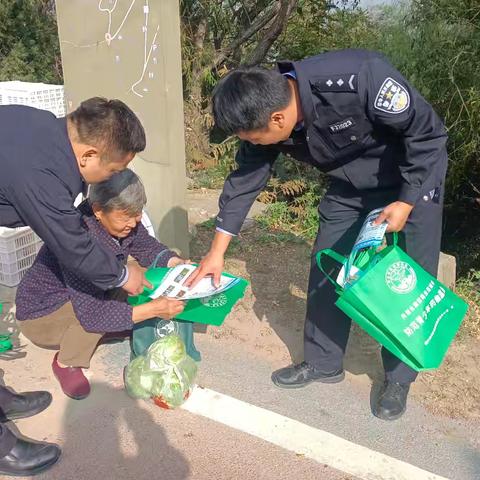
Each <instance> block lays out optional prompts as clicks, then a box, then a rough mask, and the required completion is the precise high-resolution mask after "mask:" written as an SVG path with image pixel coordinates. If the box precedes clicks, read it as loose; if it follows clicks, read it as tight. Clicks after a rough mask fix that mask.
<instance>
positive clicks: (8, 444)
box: [0, 386, 17, 458]
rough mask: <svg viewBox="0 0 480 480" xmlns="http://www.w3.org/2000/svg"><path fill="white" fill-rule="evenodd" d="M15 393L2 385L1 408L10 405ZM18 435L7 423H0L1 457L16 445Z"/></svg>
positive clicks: (0, 391) (0, 392)
mask: <svg viewBox="0 0 480 480" xmlns="http://www.w3.org/2000/svg"><path fill="white" fill-rule="evenodd" d="M12 398H13V394H12V393H11V392H10V390H7V389H6V388H5V387H2V386H0V410H3V408H5V407H8V404H9V403H10V402H11V400H12ZM16 441H17V437H16V436H15V435H14V434H13V433H12V432H11V431H10V430H9V429H8V428H7V426H6V425H4V424H2V423H0V458H2V457H4V456H5V455H6V454H7V453H8V452H9V451H10V450H11V449H12V448H13V446H14V445H15V442H16Z"/></svg>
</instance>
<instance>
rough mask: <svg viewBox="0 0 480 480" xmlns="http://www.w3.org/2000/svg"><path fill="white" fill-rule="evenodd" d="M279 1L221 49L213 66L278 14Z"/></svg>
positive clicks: (216, 65)
mask: <svg viewBox="0 0 480 480" xmlns="http://www.w3.org/2000/svg"><path fill="white" fill-rule="evenodd" d="M295 2H296V0H295ZM279 8H280V3H279V2H276V3H275V4H273V5H271V6H270V7H269V8H268V9H266V10H265V12H264V13H263V15H261V16H259V17H257V18H256V19H255V21H254V22H253V23H252V24H251V25H250V27H249V28H247V29H246V30H245V31H244V32H242V33H240V34H239V36H238V37H237V38H235V40H233V41H232V43H230V45H229V46H228V47H226V48H225V49H224V50H223V51H221V52H220V53H219V54H218V55H217V56H216V58H215V60H214V62H213V68H218V67H219V66H220V65H221V64H222V63H223V62H224V61H225V60H226V59H227V58H228V57H229V56H230V55H231V54H232V53H233V52H235V51H236V50H237V49H238V48H239V47H240V46H242V45H243V44H244V43H245V42H246V41H248V40H249V39H250V38H251V37H252V36H253V35H255V34H256V33H257V32H259V31H260V30H261V29H262V28H264V27H265V25H267V24H268V23H269V22H270V21H271V20H272V19H273V18H274V17H275V15H277V14H278V12H279Z"/></svg>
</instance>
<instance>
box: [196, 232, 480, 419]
mask: <svg viewBox="0 0 480 480" xmlns="http://www.w3.org/2000/svg"><path fill="white" fill-rule="evenodd" d="M212 235H213V229H212V228H211V226H198V227H197V236H196V237H195V239H194V240H193V241H192V244H191V257H192V259H193V260H197V261H198V260H200V258H201V256H202V255H204V254H205V253H206V252H207V250H208V248H209V245H210V241H211V238H212ZM310 248H311V246H310V244H308V243H307V242H305V241H303V240H298V239H295V238H294V237H290V236H285V235H283V236H282V235H280V236H279V235H275V234H272V233H269V232H266V231H265V230H263V229H261V228H260V227H258V226H254V227H252V228H250V229H248V230H247V231H245V232H244V233H242V234H241V235H240V237H239V238H238V239H235V240H234V241H233V242H232V245H231V247H230V249H229V251H228V254H227V258H226V269H227V270H228V271H229V272H231V273H234V274H236V275H240V276H242V277H244V278H247V279H248V280H249V282H250V283H251V285H250V287H249V288H248V290H247V293H246V295H245V297H244V298H243V299H242V300H241V302H240V303H239V304H238V305H237V307H236V308H235V310H234V312H233V313H232V314H231V315H230V316H229V318H228V319H227V321H226V322H225V324H224V325H223V326H222V328H215V329H211V330H209V331H208V333H209V334H210V335H212V336H215V337H217V338H218V337H223V339H224V340H227V341H228V340H231V341H232V342H239V341H240V342H242V343H243V345H244V348H246V349H251V350H252V353H255V354H256V355H261V356H262V357H265V358H266V359H268V360H269V361H270V362H271V363H272V365H273V366H275V367H277V366H278V367H280V366H284V365H287V364H288V363H290V362H291V360H292V359H293V361H294V362H297V361H301V360H302V355H303V342H302V336H303V321H304V313H305V299H306V287H307V280H308V266H309V257H310ZM479 364H480V341H478V340H475V339H471V338H468V337H465V336H464V335H462V336H460V337H459V338H457V339H456V340H455V342H454V344H453V345H452V347H451V348H450V351H449V353H448V355H447V358H446V359H445V361H444V363H443V365H442V367H441V368H440V369H438V370H436V371H434V372H431V373H430V372H424V373H422V374H420V376H419V379H418V380H417V382H415V384H414V386H413V387H412V395H413V397H414V398H416V399H417V400H418V401H420V402H421V403H422V404H423V405H424V406H425V407H426V408H427V409H428V410H430V411H432V412H433V413H435V414H439V415H446V416H449V417H452V418H469V419H479V420H480V402H479V401H478V399H479V398H480V368H479V367H478V365H479ZM345 369H346V370H347V372H348V373H349V375H350V378H351V379H352V380H353V381H356V382H360V383H363V384H365V385H370V384H372V383H373V384H378V383H379V382H381V381H382V379H383V369H382V365H381V359H380V347H379V345H378V344H377V343H376V342H375V341H374V340H373V339H371V338H370V337H369V336H368V335H366V334H364V333H363V331H361V330H360V329H359V328H358V327H356V326H353V327H352V333H351V335H350V339H349V344H348V348H347V354H346V358H345Z"/></svg>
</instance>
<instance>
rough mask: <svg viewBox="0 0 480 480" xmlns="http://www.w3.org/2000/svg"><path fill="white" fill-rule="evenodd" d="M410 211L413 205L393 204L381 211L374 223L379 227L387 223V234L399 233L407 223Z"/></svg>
mask: <svg viewBox="0 0 480 480" xmlns="http://www.w3.org/2000/svg"><path fill="white" fill-rule="evenodd" d="M412 210H413V205H410V204H409V203H405V202H393V203H391V204H390V205H387V206H386V207H385V208H384V209H383V212H381V213H380V215H379V216H378V217H377V218H376V220H375V222H374V223H375V224H376V225H380V224H381V223H383V222H385V221H386V222H388V227H387V232H400V231H401V230H403V227H404V226H405V224H406V223H407V220H408V217H409V215H410V213H411V211H412Z"/></svg>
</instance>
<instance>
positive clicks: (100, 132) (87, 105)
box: [68, 97, 146, 157]
mask: <svg viewBox="0 0 480 480" xmlns="http://www.w3.org/2000/svg"><path fill="white" fill-rule="evenodd" d="M68 119H69V120H70V122H71V123H72V124H73V126H74V127H75V130H76V132H75V133H76V136H77V140H78V141H79V142H81V143H85V144H88V145H94V146H99V147H101V148H102V149H103V150H104V153H107V157H108V153H112V152H114V153H117V154H120V155H126V154H129V153H138V152H141V151H143V150H145V146H146V138H145V130H144V129H143V126H142V124H141V122H140V120H139V119H138V117H137V116H136V115H135V113H133V111H132V110H131V109H130V108H129V107H128V106H127V105H125V103H123V102H122V101H120V100H107V99H106V98H102V97H94V98H90V99H88V100H85V101H83V102H82V103H81V104H80V106H79V107H78V108H77V109H76V110H75V111H73V112H72V113H70V114H69V115H68Z"/></svg>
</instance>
